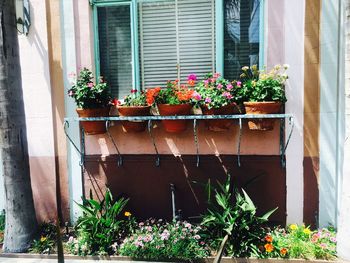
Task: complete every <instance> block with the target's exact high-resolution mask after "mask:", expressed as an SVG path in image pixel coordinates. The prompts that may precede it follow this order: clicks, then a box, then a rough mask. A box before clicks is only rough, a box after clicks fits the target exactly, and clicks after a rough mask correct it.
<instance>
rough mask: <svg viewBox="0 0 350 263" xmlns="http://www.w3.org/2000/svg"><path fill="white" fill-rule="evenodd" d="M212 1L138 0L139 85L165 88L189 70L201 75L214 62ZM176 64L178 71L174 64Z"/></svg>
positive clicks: (183, 77)
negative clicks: (140, 79)
mask: <svg viewBox="0 0 350 263" xmlns="http://www.w3.org/2000/svg"><path fill="white" fill-rule="evenodd" d="M214 14H215V1H214V0H173V1H158V2H140V4H139V34H140V58H141V63H140V64H141V77H142V87H143V88H147V87H154V86H161V87H164V86H165V83H166V81H167V80H174V79H177V78H178V77H180V79H181V81H182V83H184V82H185V81H186V79H187V76H188V75H189V74H191V73H196V74H197V75H198V76H200V77H203V76H204V75H205V74H206V73H209V72H212V71H213V70H214V65H215V24H214V21H215V16H214ZM178 65H179V71H178V69H177V66H178Z"/></svg>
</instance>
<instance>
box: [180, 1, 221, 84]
mask: <svg viewBox="0 0 350 263" xmlns="http://www.w3.org/2000/svg"><path fill="white" fill-rule="evenodd" d="M177 6H178V35H179V56H180V59H179V60H180V73H181V81H186V80H187V76H188V75H189V74H191V73H196V74H197V75H198V77H200V78H202V77H203V76H204V75H205V74H207V73H209V72H213V71H214V70H215V67H214V65H215V16H214V14H215V2H214V1H213V0H178V4H177Z"/></svg>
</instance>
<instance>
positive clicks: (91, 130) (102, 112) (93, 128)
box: [77, 107, 110, 135]
mask: <svg viewBox="0 0 350 263" xmlns="http://www.w3.org/2000/svg"><path fill="white" fill-rule="evenodd" d="M109 110H110V108H109V107H107V108H99V109H77V113H78V115H79V117H81V118H88V117H108V116H109ZM80 123H81V125H82V126H83V128H84V131H85V133H86V134H87V135H95V134H103V133H105V132H106V122H105V121H82V122H80Z"/></svg>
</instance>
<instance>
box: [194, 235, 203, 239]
mask: <svg viewBox="0 0 350 263" xmlns="http://www.w3.org/2000/svg"><path fill="white" fill-rule="evenodd" d="M193 238H194V239H197V240H198V239H201V237H200V235H195V236H194V237H193Z"/></svg>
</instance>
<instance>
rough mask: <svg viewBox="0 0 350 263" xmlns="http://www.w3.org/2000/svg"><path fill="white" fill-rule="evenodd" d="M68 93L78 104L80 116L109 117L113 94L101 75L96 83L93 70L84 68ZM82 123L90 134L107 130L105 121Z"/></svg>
mask: <svg viewBox="0 0 350 263" xmlns="http://www.w3.org/2000/svg"><path fill="white" fill-rule="evenodd" d="M68 95H69V96H70V97H72V98H73V99H74V100H75V103H76V104H77V107H78V108H77V113H78V115H79V117H108V116H109V110H110V105H111V95H110V93H109V89H108V86H107V83H106V82H104V81H103V79H102V77H100V79H99V82H98V83H94V76H93V74H92V72H91V71H90V70H89V69H87V68H84V69H82V70H81V71H80V73H79V76H78V78H77V80H76V81H75V83H74V84H73V85H72V87H71V88H70V89H69V90H68ZM81 125H82V126H83V128H84V131H85V133H86V134H88V135H92V134H101V133H105V132H106V127H105V122H103V121H93V122H88V121H83V122H81Z"/></svg>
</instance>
